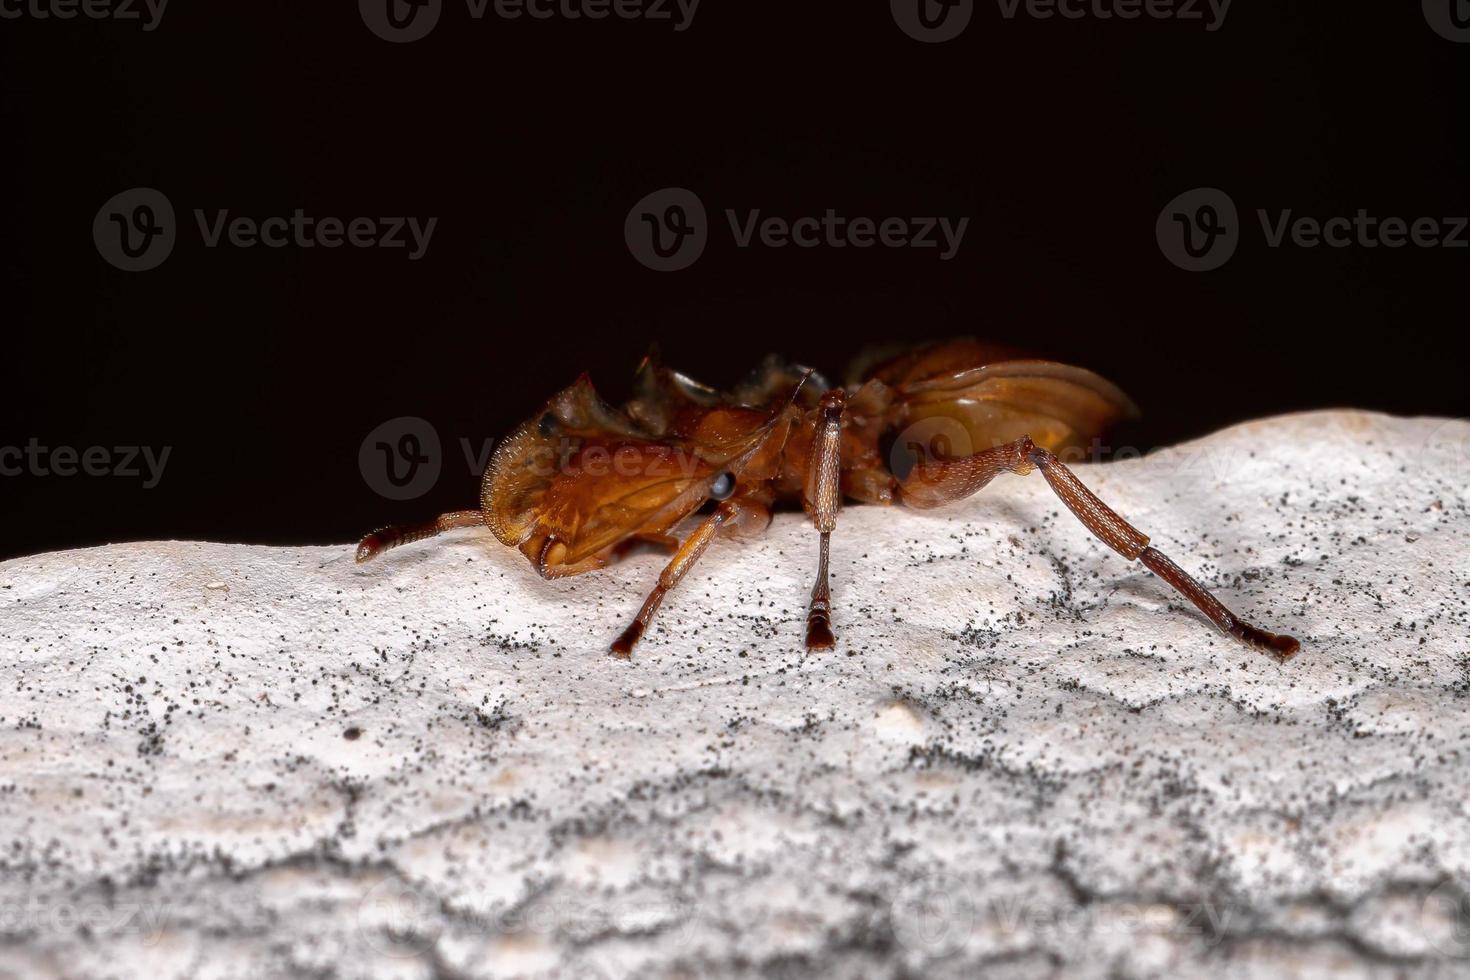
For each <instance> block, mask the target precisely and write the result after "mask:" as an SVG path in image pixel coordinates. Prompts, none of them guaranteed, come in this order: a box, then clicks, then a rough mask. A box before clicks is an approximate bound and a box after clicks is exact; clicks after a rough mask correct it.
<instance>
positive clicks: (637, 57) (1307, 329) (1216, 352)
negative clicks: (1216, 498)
mask: <svg viewBox="0 0 1470 980" xmlns="http://www.w3.org/2000/svg"><path fill="white" fill-rule="evenodd" d="M1201 9H1203V8H1201ZM0 35H3V37H4V40H5V46H6V53H5V56H4V59H5V60H4V67H3V76H4V77H3V81H4V85H3V92H4V94H3V99H4V112H5V138H6V147H7V153H6V156H7V158H9V160H10V161H11V163H12V164H13V165H14V164H18V165H19V175H18V176H16V177H13V178H12V182H11V185H10V190H11V193H10V195H9V199H10V201H11V208H10V209H9V211H10V213H9V221H8V228H7V233H6V235H5V236H4V246H3V247H4V249H5V252H6V258H5V263H4V267H5V280H4V297H3V304H4V318H5V321H6V323H7V326H8V331H7V341H6V347H7V352H8V354H9V355H11V356H7V358H6V360H7V361H8V362H9V364H8V367H9V370H7V371H6V377H5V394H4V396H3V397H4V406H3V407H4V413H3V417H0V418H3V431H0V445H23V444H24V443H25V442H26V440H28V439H30V438H32V437H34V438H36V439H38V440H39V441H40V442H41V443H43V444H47V445H51V446H56V445H68V446H73V447H77V448H78V449H84V448H86V447H88V446H93V445H102V446H125V445H139V444H147V445H151V446H155V447H161V446H169V447H172V454H171V457H170V460H169V464H168V468H167V470H166V471H165V473H164V478H163V480H162V482H161V483H160V484H159V486H157V487H156V488H154V489H151V490H145V489H143V488H142V487H141V485H140V481H138V480H135V479H125V478H117V477H105V478H104V477H91V478H88V477H71V478H62V477H56V476H50V477H39V476H36V475H34V474H28V475H23V476H19V477H5V478H0V499H3V501H4V505H3V506H4V511H5V513H6V515H7V520H6V522H5V528H6V530H5V534H4V538H3V540H0V557H4V556H12V555H17V554H24V553H29V552H34V551H40V550H48V549H55V548H61V547H68V546H74V545H83V544H95V543H102V542H106V541H118V540H128V539H148V538H213V539H221V540H233V541H251V542H262V543H298V542H346V541H348V540H351V539H354V538H355V537H356V536H357V535H358V534H360V533H361V532H363V531H365V530H368V529H370V528H371V527H373V526H376V525H378V524H381V523H384V522H388V521H409V520H416V519H420V518H424V517H428V516H431V515H432V514H435V513H437V512H439V511H440V510H447V509H455V508H459V507H465V506H473V504H474V501H475V500H476V499H477V487H476V481H475V478H474V476H473V475H472V474H471V473H470V471H469V468H468V466H467V465H466V464H465V462H464V461H463V458H462V456H461V454H460V453H459V450H458V440H459V439H460V438H461V437H465V438H469V439H471V440H472V441H473V442H474V443H476V444H478V443H479V442H480V441H481V440H483V439H485V438H488V437H493V436H496V435H501V434H504V433H505V432H506V430H507V429H508V428H509V427H510V426H512V425H513V424H514V423H516V422H518V421H519V420H521V419H523V418H525V417H527V416H529V415H531V414H532V413H534V412H535V411H537V410H538V409H539V407H540V405H541V403H542V402H543V401H544V399H545V398H546V397H547V396H549V395H550V394H551V393H553V392H554V391H556V390H557V389H558V388H560V387H562V386H564V385H565V384H567V383H568V382H570V381H571V380H572V379H573V378H574V377H575V376H576V375H577V374H578V373H579V372H580V371H582V370H584V369H586V370H589V371H591V372H592V374H593V376H594V378H595V379H596V380H597V381H598V382H599V385H600V387H602V388H603V389H604V390H605V393H606V394H608V395H609V396H612V397H616V396H618V395H619V394H620V393H623V392H624V391H625V390H626V385H627V378H628V375H629V374H630V373H631V371H632V369H633V367H634V365H635V364H636V362H637V360H638V359H639V357H640V355H641V354H642V352H643V350H644V349H645V347H646V346H647V345H648V343H649V342H650V341H654V340H656V341H658V342H659V343H660V344H661V345H662V348H663V351H664V354H665V356H666V358H667V359H668V360H669V361H670V362H672V363H673V364H675V365H676V366H680V367H682V368H683V369H685V370H686V371H688V372H690V373H692V374H694V375H696V376H698V377H701V378H704V379H706V380H708V381H711V382H713V383H728V382H730V381H733V380H735V379H736V378H738V377H739V376H740V375H741V374H743V373H744V372H745V371H746V370H747V369H748V368H749V367H750V366H751V365H752V364H753V363H754V362H755V361H756V360H757V359H758V358H759V357H760V356H761V355H762V354H764V353H765V352H766V351H768V350H779V351H781V352H783V353H786V354H787V355H789V356H791V357H793V358H795V359H798V360H801V361H804V362H808V363H811V364H814V365H817V366H821V367H824V368H826V369H828V370H829V371H830V372H832V373H833V374H834V375H839V376H840V374H841V372H842V367H843V365H844V363H845V362H846V361H847V360H848V358H849V357H851V356H852V355H854V354H855V353H857V352H858V351H859V350H860V349H862V348H863V347H865V346H867V345H869V344H871V343H874V342H890V341H905V340H917V339H922V338H929V337H940V336H945V335H952V334H967V333H968V334H976V335H979V336H982V337H985V338H990V339H995V340H1000V341H1005V342H1009V343H1011V344H1015V345H1019V346H1022V347H1025V348H1029V349H1031V350H1033V351H1036V352H1038V353H1040V354H1044V355H1049V356H1053V357H1056V358H1059V359H1063V360H1068V361H1073V362H1077V363H1081V364H1084V365H1087V366H1090V367H1092V368H1094V369H1096V370H1098V371H1100V372H1102V373H1103V374H1105V375H1107V376H1109V377H1110V378H1112V379H1113V380H1115V381H1117V382H1118V383H1119V384H1120V385H1122V386H1123V387H1124V388H1125V389H1127V390H1128V391H1129V392H1130V393H1132V394H1133V396H1134V398H1135V399H1136V400H1137V401H1138V402H1139V404H1140V405H1141V406H1142V408H1143V410H1144V412H1145V416H1144V418H1143V420H1142V421H1140V422H1139V423H1137V424H1136V425H1135V426H1134V427H1133V428H1132V429H1131V430H1129V431H1128V432H1127V433H1126V434H1125V438H1126V439H1127V440H1128V441H1130V442H1131V443H1132V444H1133V445H1137V446H1140V447H1142V448H1145V449H1146V448H1149V447H1152V446H1155V445H1160V444H1165V443H1170V442H1174V441H1177V440H1180V439H1184V438H1188V437H1192V436H1198V435H1202V434H1204V433H1207V432H1209V431H1211V430H1213V429H1216V428H1218V427H1220V426H1223V425H1226V424H1229V423H1231V422H1234V421H1237V420H1240V419H1244V418H1249V417H1253V416H1260V415H1266V414H1270V413H1276V412H1283V411H1290V410H1296V409H1307V408H1314V407H1323V406H1336V405H1354V406H1361V407H1364V408H1372V409H1380V410H1386V411H1391V412H1396V413H1402V414H1437V415H1462V414H1467V411H1466V409H1467V404H1466V402H1467V399H1466V397H1465V394H1464V388H1465V385H1464V383H1463V380H1462V376H1463V373H1464V371H1463V360H1462V357H1461V355H1460V347H1459V345H1461V344H1462V337H1463V333H1464V330H1465V316H1464V307H1463V304H1462V302H1461V298H1462V296H1463V293H1462V288H1461V287H1462V285H1463V283H1464V282H1465V269H1466V268H1467V261H1470V252H1467V251H1466V250H1459V251H1451V250H1447V249H1423V248H1414V247H1405V248H1400V249H1396V250H1388V249H1384V248H1378V249H1363V248H1356V247H1355V248H1345V249H1333V248H1326V247H1319V248H1316V249H1303V248H1294V247H1285V248H1281V249H1271V248H1268V247H1267V246H1266V244H1265V241H1264V237H1263V236H1262V234H1261V232H1260V229H1259V225H1258V224H1257V223H1256V219H1255V209H1256V208H1267V209H1271V210H1272V211H1273V212H1274V211H1275V209H1279V208H1291V209H1293V211H1294V213H1296V214H1299V215H1309V216H1314V217H1318V218H1326V217H1331V216H1333V215H1351V214H1353V213H1354V212H1355V211H1356V210H1357V209H1358V208H1366V209H1368V211H1369V212H1370V213H1373V214H1375V215H1379V216H1390V215H1392V216H1400V217H1404V218H1409V219H1413V218H1416V217H1422V216H1431V217H1439V216H1450V215H1464V214H1466V213H1467V211H1470V202H1467V200H1466V190H1465V184H1466V182H1465V173H1466V167H1465V162H1466V161H1465V158H1464V157H1463V156H1462V155H1461V153H1460V152H1459V143H1460V136H1459V131H1460V130H1461V129H1462V128H1463V126H1464V125H1465V112H1464V96H1465V93H1466V92H1467V91H1470V88H1467V86H1466V85H1465V82H1466V81H1467V77H1470V76H1467V72H1466V71H1465V66H1466V59H1467V58H1470V45H1459V44H1454V43H1451V42H1449V41H1447V40H1445V39H1443V38H1441V37H1439V36H1438V35H1436V34H1435V33H1434V32H1432V31H1431V30H1430V29H1429V27H1428V26H1427V25H1426V22H1425V19H1424V17H1423V15H1422V13H1421V11H1420V9H1419V5H1418V4H1415V3H1405V4H1393V5H1383V4H1344V3H1329V2H1325V0H1324V2H1321V3H1306V4H1282V3H1278V2H1272V3H1263V2H1252V0H1236V2H1235V3H1234V4H1233V5H1232V7H1231V9H1230V11H1229V15H1228V17H1227V18H1226V19H1225V21H1224V23H1223V25H1222V26H1221V27H1220V29H1219V30H1217V31H1214V32H1209V31H1207V30H1206V29H1205V24H1204V23H1203V22H1201V21H1198V20H1195V21H1178V20H1151V19H1147V18H1145V19H1140V20H1134V21H1119V20H1111V21H1102V20H1098V19H1095V18H1088V19H1083V20H1080V21H1068V20H1062V19H1050V20H1037V19H1034V18H1030V17H1027V16H1024V15H1021V16H1018V17H1017V18H1016V19H1014V20H1007V19H1005V18H1004V17H1002V16H1001V14H1000V12H999V8H998V6H997V4H996V3H995V2H994V0H982V2H979V3H977V5H976V7H975V12H974V17H973V20H972V22H971V23H970V25H969V27H968V28H967V29H966V31H965V32H964V33H963V34H962V35H961V36H960V37H958V38H956V39H955V40H952V41H949V42H946V43H943V44H921V43H918V42H917V41H915V40H912V39H911V38H909V37H908V36H906V35H905V34H904V33H903V32H902V31H900V30H899V29H898V27H897V26H896V25H895V22H894V19H893V17H892V15H891V13H890V10H889V9H888V6H887V5H886V4H882V3H872V4H837V3H829V4H818V3H790V2H784V3H769V4H767V3H756V2H750V0H742V2H740V3H733V2H730V0H705V2H704V3H702V4H701V5H700V7H699V9H698V12H697V14H696V16H695V17H694V19H693V21H692V24H691V26H690V27H689V29H687V30H685V31H683V32H678V31H675V30H674V28H673V25H672V24H671V23H670V22H669V21H647V20H623V19H618V18H609V19H606V20H601V21H587V20H581V21H570V20H567V19H565V18H557V19H553V20H549V21H533V20H529V19H525V18H523V19H520V20H515V21H510V20H504V19H498V18H495V17H493V16H487V17H486V18H485V19H483V20H479V21H476V20H473V19H472V18H471V17H470V16H469V15H468V13H467V10H466V7H465V5H464V3H463V0H446V4H445V9H444V12H443V16H442V18H441V20H440V22H439V24H438V26H437V27H436V28H435V30H434V31H433V33H431V34H430V35H429V36H428V37H426V38H425V39H423V40H420V41H417V42H414V43H411V44H389V43H386V42H384V41H383V40H380V39H379V38H378V37H376V36H374V35H373V34H372V33H371V32H370V31H369V30H368V29H367V28H366V27H365V26H364V23H363V21H362V19H361V18H360V16H359V13H358V10H357V9H356V7H355V5H354V4H353V3H350V2H332V3H312V4H306V3H300V2H294V3H287V2H264V0H258V2H252V3H250V4H228V5H227V4H184V3H182V2H178V0H176V3H175V4H174V5H172V6H170V8H169V9H168V10H167V13H166V14H165V16H164V18H163V20H162V21H161V23H160V25H159V26H158V28H157V29H156V30H154V31H152V32H144V31H143V30H142V29H141V26H140V25H139V24H138V23H137V22H115V21H91V20H87V19H85V18H78V19H76V20H70V21H60V20H54V19H52V20H37V19H35V18H31V17H26V18H22V19H19V20H6V21H3V22H0ZM135 186H151V187H156V188H158V189H159V190H162V191H163V192H164V193H165V194H167V195H168V197H169V198H170V200H171V201H172V203H173V205H174V207H175V208H176V210H177V211H178V214H179V220H180V224H181V230H180V240H179V243H178V245H177V247H176V248H175V249H174V252H173V254H172V255H171V257H170V258H169V259H168V260H167V261H166V262H165V263H164V264H163V265H162V266H160V267H159V268H157V269H154V270H152V271H149V272H142V273H126V272H122V271H119V270H118V269H115V268H113V267H112V266H110V265H108V264H107V263H106V262H104V261H103V260H102V259H101V257H100V256H99V254H98V251H97V249H96V247H95V246H94V243H93V241H92V237H91V225H92V220H93V217H94V215H95V214H96V213H97V211H98V209H99V208H100V207H101V206H102V204H103V202H104V201H106V200H107V199H108V198H110V197H111V196H112V195H114V194H117V193H118V192H120V191H123V190H125V189H127V188H131V187H135ZM668 186H682V187H687V188H689V189H691V190H693V191H695V192H696V193H697V194H698V195H699V196H700V198H701V199H702V200H703V202H704V204H705V205H706V207H707V208H708V209H709V212H710V216H711V222H712V229H711V238H710V244H709V247H708V248H707V249H706V251H705V253H704V254H703V256H702V257H701V258H700V259H699V260H698V262H696V263H695V264H694V265H693V266H692V267H690V268H688V269H685V270H683V271H679V272H672V273H658V272H654V271H651V270H649V269H646V268H644V267H643V266H641V265H640V264H638V263H637V262H636V261H635V260H634V259H633V258H632V256H631V255H630V253H629V250H628V248H627V246H626V245H625V243H624V240H623V222H624V218H625V216H626V215H627V213H628V211H629V209H630V208H631V207H632V206H633V204H634V203H635V202H636V201H638V200H639V199H640V198H641V197H643V196H644V195H645V194H648V193H650V192H651V191H654V190H657V189H659V188H663V187H668ZM1200 186H1215V187H1219V188H1222V189H1224V190H1226V191H1227V192H1228V193H1229V194H1230V196H1231V197H1232V198H1233V200H1234V201H1235V203H1236V204H1237V205H1238V207H1239V208H1240V211H1241V216H1242V219H1243V222H1244V226H1245V229H1244V239H1243V241H1242V244H1241V245H1240V248H1239V250H1238V252H1237V253H1236V254H1235V256H1234V258H1232V259H1231V260H1230V262H1228V263H1227V264H1226V265H1225V266H1224V267H1222V268H1220V269H1218V270H1215V271H1212V272H1206V273H1189V272H1184V271H1182V270H1180V269H1177V268H1175V267H1174V266H1173V265H1171V264H1170V263H1169V262H1168V261H1166V260H1165V258H1164V257H1163V255H1162V254H1161V252H1160V249H1159V246H1158V244H1157V242H1156V240H1155V234H1154V224H1155V219H1156V218H1157V216H1158V215H1159V213H1160V210H1161V209H1162V208H1163V207H1164V205H1165V204H1166V203H1167V202H1168V201H1169V200H1170V199H1171V198H1173V197H1174V196H1175V195H1177V194H1179V193H1181V192H1183V191H1186V190H1188V189H1190V188H1194V187H1200ZM298 207H300V208H304V209H305V210H306V212H307V213H308V214H309V215H312V216H316V217H322V216H328V215H331V216H337V217H342V218H351V217H355V216H370V217H377V216H389V215H394V216H398V215H416V216H420V217H425V218H426V217H429V216H434V217H437V218H438V219H439V221H438V226H437V228H436V230H435V232H434V236H433V238H432V241H431V243H430V246H429V249H428V253H427V255H426V256H425V257H424V258H423V259H422V260H420V261H417V262H410V261H407V259H406V257H405V253H404V251H403V250H381V249H354V248H338V249H334V250H326V249H322V248H315V249H309V250H303V249H298V248H294V247H291V248H283V249H269V248H261V247H257V248H254V249H250V250H243V249H239V248H232V247H219V248H214V249H209V248H205V247H204V245H203V244H202V242H201V241H200V236H199V234H198V232H197V231H196V230H195V229H194V225H193V217H192V210H193V209H195V208H202V209H205V210H206V211H210V212H213V211H214V210H215V209H219V208H228V209H229V210H230V212H231V214H232V215H245V216H250V217H255V218H264V217H269V216H271V215H289V214H291V212H292V211H293V210H294V209H295V208H298ZM726 208H734V209H736V210H737V211H739V212H741V213H742V214H743V213H744V212H745V211H747V210H748V209H755V208H758V209H760V210H761V212H762V214H763V215H767V214H768V215H777V216H782V217H786V218H795V217H800V216H802V215H821V214H822V213H823V212H824V211H825V210H826V209H827V208H835V209H836V210H837V211H838V212H840V213H842V214H844V215H848V216H857V215H863V216H869V217H874V218H882V217H887V216H919V215H926V216H934V215H944V216H949V217H952V218H958V217H962V216H967V217H969V218H970V224H969V228H968V230H967V232H966V235H965V238H964V241H963V244H962V246H961V248H960V250H959V253H958V255H957V256H956V257H955V258H954V259H953V260H951V261H948V262H943V261H940V260H939V259H938V257H937V255H936V254H935V251H934V250H919V249H907V250H903V249H899V250H895V249H884V248H870V249H865V250H857V249H852V248H847V249H840V250H839V249H831V248H815V249H798V248H793V247H788V248H785V249H769V248H750V249H739V248H736V247H735V245H734V243H733V241H732V238H731V235H730V233H729V231H728V229H727V228H726V226H725V221H724V216H723V212H724V209H726ZM17 355H18V356H17ZM402 415H416V416H422V417H424V418H426V419H428V420H430V421H431V422H432V423H433V425H434V426H435V427H436V429H437V430H438V432H439V434H440V436H441V438H442V439H443V440H444V443H445V446H446V453H447V455H446V460H445V465H444V471H443V475H442V477H441V478H440V479H439V481H438V484H437V485H436V486H435V488H434V489H433V490H432V491H431V492H430V493H428V494H426V495H425V496H423V497H422V498H420V499H418V500H416V501H411V502H402V503H399V502H392V501H388V500H385V499H383V498H381V497H379V496H378V495H377V494H376V493H374V492H373V490H372V489H371V488H370V487H369V486H368V485H367V483H366V482H365V481H364V478H363V476H362V474H361V473H360V471H359V466H358V450H359V446H360V445H361V443H362V441H363V439H364V437H365V436H366V435H367V433H368V432H369V431H370V430H372V429H373V428H374V427H375V426H377V425H379V424H380V423H382V422H384V421H386V420H388V419H391V418H394V417H396V416H402Z"/></svg>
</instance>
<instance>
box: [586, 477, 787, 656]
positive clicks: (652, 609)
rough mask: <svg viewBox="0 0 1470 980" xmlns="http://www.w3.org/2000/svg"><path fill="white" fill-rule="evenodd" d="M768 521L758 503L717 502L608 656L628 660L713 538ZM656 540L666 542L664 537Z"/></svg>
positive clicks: (737, 499) (746, 530)
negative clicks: (669, 594) (662, 607)
mask: <svg viewBox="0 0 1470 980" xmlns="http://www.w3.org/2000/svg"><path fill="white" fill-rule="evenodd" d="M770 519H771V512H770V510H769V509H767V507H766V506H765V505H764V504H763V503H761V502H760V501H759V500H756V499H753V498H750V497H746V498H740V497H731V498H730V499H729V500H724V501H721V502H720V505H719V506H718V507H716V508H715V509H714V511H713V512H712V513H711V514H710V515H709V516H708V517H706V518H705V519H704V520H703V521H701V522H700V523H699V526H698V527H696V528H695V529H694V530H693V531H690V532H689V536H688V537H687V538H685V539H684V543H683V544H681V545H679V547H678V550H676V551H675V552H674V557H673V558H671V559H669V563H668V565H666V566H665V567H664V570H663V571H662V572H660V573H659V576H658V584H656V585H655V586H654V587H653V591H652V592H650V593H648V598H647V599H645V600H643V608H641V609H639V610H638V615H637V616H635V617H634V618H633V622H631V623H629V624H628V628H627V629H625V630H623V633H622V635H621V636H619V637H618V638H617V639H616V640H614V641H613V643H612V648H611V650H610V652H611V653H612V655H613V656H615V657H624V658H626V657H630V656H632V654H633V647H634V646H636V645H637V644H638V641H639V640H640V639H642V638H643V633H644V631H645V630H647V629H648V624H649V622H651V621H652V620H653V614H654V613H656V612H658V607H659V606H660V605H662V604H663V601H664V596H665V595H667V594H668V592H669V590H670V589H672V588H673V587H674V586H676V585H678V584H679V580H680V579H682V578H683V577H684V576H685V575H687V574H689V570H690V569H691V568H693V567H694V564H695V563H696V562H697V561H699V558H700V556H701V555H703V554H704V552H705V549H706V548H708V547H709V546H710V542H712V541H714V539H715V535H716V534H719V533H723V534H726V535H731V536H736V537H738V536H740V535H742V534H746V533H749V532H750V531H752V530H753V529H755V528H756V527H764V526H765V524H767V523H769V522H770ZM657 537H661V538H666V537H667V536H666V535H658V536H657Z"/></svg>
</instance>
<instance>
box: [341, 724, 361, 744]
mask: <svg viewBox="0 0 1470 980" xmlns="http://www.w3.org/2000/svg"><path fill="white" fill-rule="evenodd" d="M342 737H343V738H345V739H347V741H349V742H356V741H357V740H358V739H359V738H361V737H362V729H361V728H358V727H357V726H356V725H353V726H352V727H351V728H349V729H347V731H345V732H343V733H342Z"/></svg>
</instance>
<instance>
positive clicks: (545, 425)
mask: <svg viewBox="0 0 1470 980" xmlns="http://www.w3.org/2000/svg"><path fill="white" fill-rule="evenodd" d="M536 428H537V429H539V430H540V431H541V434H542V435H543V436H549V435H551V434H552V433H553V432H555V431H556V416H555V415H552V414H551V413H550V412H547V413H546V414H545V415H543V416H541V419H540V421H538V422H537V423H536Z"/></svg>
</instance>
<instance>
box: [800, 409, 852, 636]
mask: <svg viewBox="0 0 1470 980" xmlns="http://www.w3.org/2000/svg"><path fill="white" fill-rule="evenodd" d="M845 408H846V396H845V395H843V393H842V389H841V388H833V389H832V390H831V391H829V392H827V393H826V394H825V395H823V396H822V406H821V409H822V416H821V419H820V421H819V422H818V423H817V431H816V434H815V435H814V436H813V437H812V448H811V453H810V454H809V455H808V456H807V462H806V483H805V486H803V487H802V492H801V503H802V507H803V508H805V510H806V512H807V513H808V514H809V515H811V519H812V524H813V525H814V526H815V527H816V529H817V532H818V533H819V534H820V535H821V538H820V544H819V546H818V547H819V549H820V550H819V552H818V557H817V581H816V583H815V584H814V585H813V586H812V601H811V606H810V607H808V609H807V614H806V648H807V649H808V650H829V649H831V648H832V646H833V645H835V644H836V642H837V639H836V637H834V636H833V635H832V594H831V592H830V590H829V588H828V585H827V552H828V548H829V547H830V544H831V541H832V532H833V531H834V530H835V529H836V528H837V511H838V510H839V509H840V508H841V506H842V413H843V411H844V410H845Z"/></svg>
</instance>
